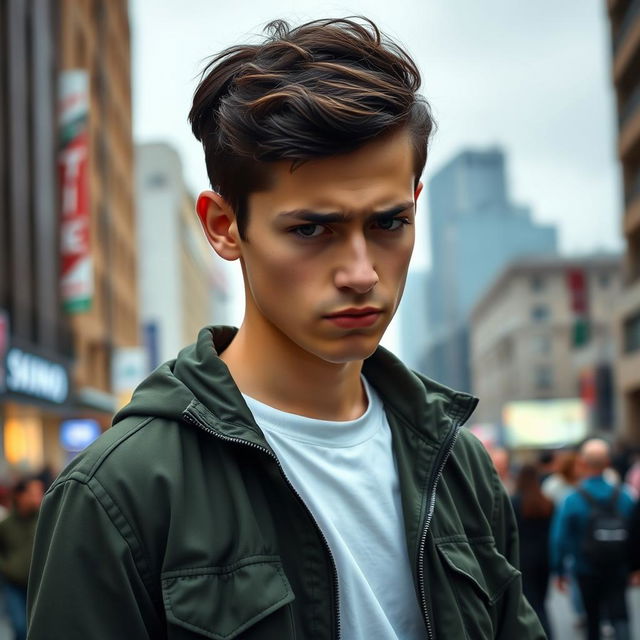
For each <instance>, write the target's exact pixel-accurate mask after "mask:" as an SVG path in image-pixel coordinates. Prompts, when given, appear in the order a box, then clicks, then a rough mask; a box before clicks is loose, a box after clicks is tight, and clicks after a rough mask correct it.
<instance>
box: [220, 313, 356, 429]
mask: <svg viewBox="0 0 640 640" xmlns="http://www.w3.org/2000/svg"><path fill="white" fill-rule="evenodd" d="M220 358H221V359H222V360H223V361H224V363H225V364H226V365H227V367H228V368H229V371H230V372H231V375H232V377H233V379H234V381H235V383H236V385H237V386H238V388H239V389H240V391H242V393H245V394H246V395H248V396H250V397H252V398H254V399H256V400H258V401H260V402H263V403H264V404H267V405H269V406H271V407H274V408H276V409H279V410H281V411H286V412H288V413H296V414H298V415H303V416H306V417H309V418H317V419H320V420H335V421H343V420H354V419H356V418H358V417H360V416H361V415H362V414H363V413H364V412H365V411H366V408H367V405H366V402H367V401H366V394H365V393H364V390H363V388H362V382H361V380H360V373H361V370H362V361H355V362H348V363H342V364H333V363H329V362H325V361H323V360H321V359H320V358H317V357H315V356H313V355H312V354H310V353H308V352H306V351H304V350H303V349H301V348H300V347H299V346H298V345H296V344H295V343H293V342H292V341H291V340H289V339H288V338H287V337H286V336H284V335H283V334H281V333H280V332H278V331H277V330H276V329H275V328H274V327H264V326H262V327H260V326H258V327H255V326H252V327H251V328H250V329H249V328H248V327H247V326H246V324H244V323H243V325H242V326H241V327H240V329H239V331H238V333H237V334H236V336H235V338H234V339H233V341H232V342H231V344H230V345H229V346H228V347H227V348H226V349H225V350H224V352H223V353H222V354H221V356H220Z"/></svg>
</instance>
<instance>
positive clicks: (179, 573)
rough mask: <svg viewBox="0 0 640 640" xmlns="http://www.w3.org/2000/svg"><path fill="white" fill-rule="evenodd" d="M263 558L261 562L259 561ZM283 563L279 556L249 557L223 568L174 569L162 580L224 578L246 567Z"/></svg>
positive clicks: (163, 575) (164, 574)
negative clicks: (223, 576)
mask: <svg viewBox="0 0 640 640" xmlns="http://www.w3.org/2000/svg"><path fill="white" fill-rule="evenodd" d="M258 558H261V560H258ZM280 563H281V560H280V557H278V556H264V555H256V556H247V557H246V558H243V559H242V560H238V562H234V563H233V564H229V565H226V566H222V567H217V566H210V567H185V568H184V569H174V570H172V571H165V572H163V573H162V575H161V576H160V577H161V578H162V580H175V579H181V578H187V579H188V578H193V577H196V578H198V577H213V576H222V575H226V574H229V573H233V572H234V571H238V569H242V568H244V567H253V566H257V565H279V564H280Z"/></svg>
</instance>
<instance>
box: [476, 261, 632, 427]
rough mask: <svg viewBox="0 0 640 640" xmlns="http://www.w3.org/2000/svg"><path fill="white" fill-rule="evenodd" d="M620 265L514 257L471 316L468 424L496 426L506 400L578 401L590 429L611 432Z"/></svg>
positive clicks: (602, 262) (508, 401)
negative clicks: (474, 400)
mask: <svg viewBox="0 0 640 640" xmlns="http://www.w3.org/2000/svg"><path fill="white" fill-rule="evenodd" d="M620 291H621V260H620V258H619V257H617V256H607V255H602V256H593V257H589V258H581V259H569V258H539V259H531V258H530V259H521V260H518V261H515V262H513V263H511V265H509V266H508V267H507V268H506V269H505V270H504V271H503V272H502V273H501V274H500V275H499V277H498V278H497V279H496V280H495V281H494V282H493V284H492V285H491V287H490V288H489V289H488V290H487V291H486V292H485V294H484V295H483V296H482V298H481V299H480V300H479V301H478V303H477V304H476V306H475V308H474V310H473V312H472V314H471V324H470V336H471V340H470V344H471V371H472V386H473V392H474V393H475V394H476V395H477V396H478V397H479V398H480V400H481V401H480V403H479V405H478V409H477V410H476V416H475V417H476V420H477V421H478V422H481V423H493V424H499V423H500V422H501V420H502V414H503V410H504V408H505V406H506V405H507V404H508V403H510V402H513V401H528V400H549V399H554V398H566V399H571V398H581V399H582V400H583V401H584V403H585V404H586V405H588V407H589V410H590V425H589V426H590V427H591V428H592V429H594V430H602V431H607V430H612V429H613V428H614V427H615V420H616V418H615V412H614V405H615V393H614V390H613V382H614V380H613V375H614V372H613V369H614V363H615V358H616V346H615V341H616V325H615V320H616V316H615V308H616V305H617V304H618V301H619V299H620Z"/></svg>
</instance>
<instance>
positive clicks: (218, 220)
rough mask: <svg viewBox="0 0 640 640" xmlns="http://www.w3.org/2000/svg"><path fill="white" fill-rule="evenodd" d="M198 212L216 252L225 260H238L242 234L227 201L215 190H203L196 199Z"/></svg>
mask: <svg viewBox="0 0 640 640" xmlns="http://www.w3.org/2000/svg"><path fill="white" fill-rule="evenodd" d="M196 212H197V214H198V218H200V223H201V224H202V228H203V230H204V234H205V236H206V237H207V240H208V241H209V244H210V245H211V246H212V247H213V249H214V250H215V252H216V253H217V254H218V255H219V256H220V257H221V258H224V259H225V260H237V259H238V258H239V257H240V255H241V251H240V235H239V233H238V225H237V223H236V216H235V214H234V212H233V210H232V209H231V207H230V206H229V204H228V203H227V201H226V200H225V199H224V198H223V197H222V196H221V195H220V194H219V193H216V192H215V191H203V192H202V193H201V194H200V195H199V196H198V200H197V201H196Z"/></svg>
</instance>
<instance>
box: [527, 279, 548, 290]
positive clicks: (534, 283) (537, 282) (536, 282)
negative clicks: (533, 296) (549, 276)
mask: <svg viewBox="0 0 640 640" xmlns="http://www.w3.org/2000/svg"><path fill="white" fill-rule="evenodd" d="M545 284H546V283H545V279H544V278H543V277H542V276H531V279H530V280H529V285H530V286H531V291H536V292H540V291H543V290H544V287H545Z"/></svg>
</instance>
